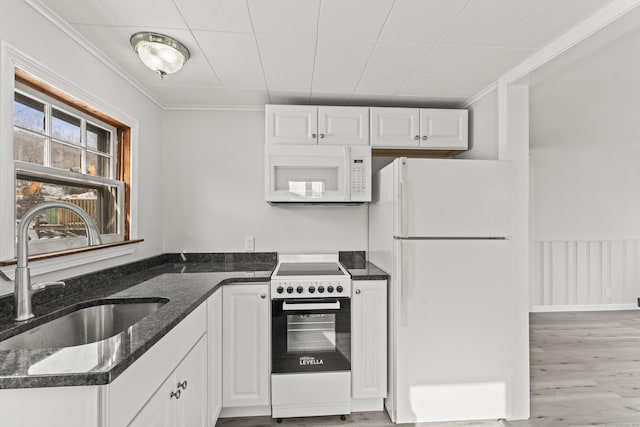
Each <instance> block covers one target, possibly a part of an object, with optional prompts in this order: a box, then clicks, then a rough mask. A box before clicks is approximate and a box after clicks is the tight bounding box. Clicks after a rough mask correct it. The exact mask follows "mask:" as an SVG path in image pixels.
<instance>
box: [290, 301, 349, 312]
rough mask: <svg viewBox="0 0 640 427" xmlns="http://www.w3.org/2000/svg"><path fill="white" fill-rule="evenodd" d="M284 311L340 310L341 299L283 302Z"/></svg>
mask: <svg viewBox="0 0 640 427" xmlns="http://www.w3.org/2000/svg"><path fill="white" fill-rule="evenodd" d="M282 310H283V311H297V310H340V301H337V300H336V301H334V302H315V303H314V302H307V303H304V302H303V303H290V302H287V301H285V302H283V303H282Z"/></svg>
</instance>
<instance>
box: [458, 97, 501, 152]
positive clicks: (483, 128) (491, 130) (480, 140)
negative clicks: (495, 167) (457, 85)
mask: <svg viewBox="0 0 640 427" xmlns="http://www.w3.org/2000/svg"><path fill="white" fill-rule="evenodd" d="M468 109H469V150H468V151H465V152H464V153H461V154H458V155H457V156H456V157H457V158H460V159H480V160H495V159H497V158H498V90H497V89H494V90H492V91H490V92H489V93H487V94H486V95H484V96H483V97H482V98H480V99H478V100H477V101H475V102H474V103H473V104H471V105H469V107H468Z"/></svg>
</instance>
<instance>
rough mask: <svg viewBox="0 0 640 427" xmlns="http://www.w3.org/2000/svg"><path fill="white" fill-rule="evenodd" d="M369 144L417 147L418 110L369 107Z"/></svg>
mask: <svg viewBox="0 0 640 427" xmlns="http://www.w3.org/2000/svg"><path fill="white" fill-rule="evenodd" d="M371 146H372V147H402V148H418V147H419V146H420V110H419V109H417V108H371Z"/></svg>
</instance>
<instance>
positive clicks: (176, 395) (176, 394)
mask: <svg viewBox="0 0 640 427" xmlns="http://www.w3.org/2000/svg"><path fill="white" fill-rule="evenodd" d="M171 397H172V398H173V397H175V398H176V399H180V390H177V391H172V392H171Z"/></svg>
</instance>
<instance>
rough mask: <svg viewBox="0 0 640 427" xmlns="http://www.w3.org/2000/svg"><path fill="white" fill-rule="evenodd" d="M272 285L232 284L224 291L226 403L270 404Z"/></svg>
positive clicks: (231, 404)
mask: <svg viewBox="0 0 640 427" xmlns="http://www.w3.org/2000/svg"><path fill="white" fill-rule="evenodd" d="M270 303H271V301H270V300H269V285H268V284H247V285H240V284H232V285H227V286H225V287H224V289H223V290H222V305H223V307H222V325H223V326H222V328H223V331H222V343H223V344H222V361H223V365H224V372H223V374H222V378H223V383H222V384H223V385H222V406H223V407H225V408H230V407H242V406H262V405H268V404H269V378H270V376H271V369H270V366H271V364H270V355H269V349H270V346H269V342H270V338H269V337H270V326H269V325H270V323H271V321H270V320H271V319H270V317H269V313H270V311H271V310H270Z"/></svg>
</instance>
